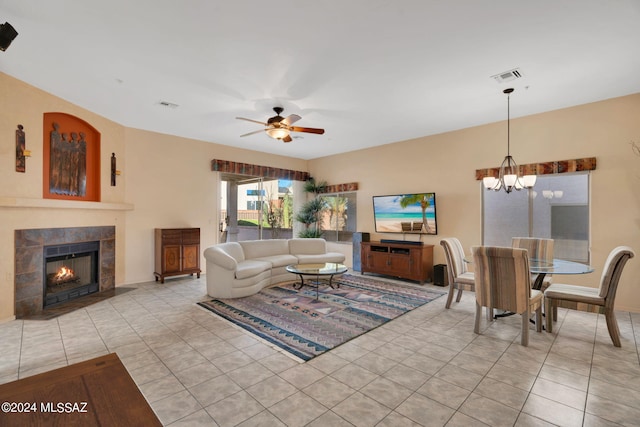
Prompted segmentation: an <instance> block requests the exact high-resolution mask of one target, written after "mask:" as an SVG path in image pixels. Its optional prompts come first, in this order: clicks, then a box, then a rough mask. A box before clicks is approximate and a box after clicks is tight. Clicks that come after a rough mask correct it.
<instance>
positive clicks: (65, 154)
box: [42, 113, 100, 202]
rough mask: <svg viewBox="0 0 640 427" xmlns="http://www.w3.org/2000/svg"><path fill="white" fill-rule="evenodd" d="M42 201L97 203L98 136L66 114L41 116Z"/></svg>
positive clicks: (80, 121)
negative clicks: (60, 200) (59, 200)
mask: <svg viewBox="0 0 640 427" xmlns="http://www.w3.org/2000/svg"><path fill="white" fill-rule="evenodd" d="M43 129H44V135H43V147H42V148H43V150H42V152H43V159H44V161H43V174H42V177H43V180H42V181H43V198H45V199H63V200H79V201H92V202H99V201H100V132H98V131H97V130H96V129H95V128H94V127H93V126H91V125H90V124H89V123H87V122H85V121H84V120H82V119H80V118H78V117H75V116H72V115H71V114H66V113H44V123H43Z"/></svg>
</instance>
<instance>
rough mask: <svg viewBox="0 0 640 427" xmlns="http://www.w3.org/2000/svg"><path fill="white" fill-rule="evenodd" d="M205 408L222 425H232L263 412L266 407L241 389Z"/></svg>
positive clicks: (227, 426) (228, 426)
mask: <svg viewBox="0 0 640 427" xmlns="http://www.w3.org/2000/svg"><path fill="white" fill-rule="evenodd" d="M204 409H205V410H206V411H207V413H208V414H209V415H210V416H211V418H213V420H214V421H215V422H216V424H218V425H219V426H220V427H230V426H235V425H237V424H239V423H241V422H244V421H246V420H248V419H249V418H251V417H253V416H254V415H257V414H259V413H261V412H262V411H263V410H264V407H263V406H262V405H261V404H260V403H258V402H257V401H256V400H255V399H254V398H253V397H251V395H250V394H249V393H247V392H245V391H240V392H238V393H235V394H232V395H231V396H229V397H226V398H224V399H222V400H220V401H218V402H216V403H214V404H212V405H209V406H207V407H205V408H204Z"/></svg>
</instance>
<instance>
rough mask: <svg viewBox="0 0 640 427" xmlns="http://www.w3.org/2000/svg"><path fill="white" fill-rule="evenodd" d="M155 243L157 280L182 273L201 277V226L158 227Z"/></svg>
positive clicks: (161, 281) (162, 280)
mask: <svg viewBox="0 0 640 427" xmlns="http://www.w3.org/2000/svg"><path fill="white" fill-rule="evenodd" d="M155 244H156V248H155V264H156V265H155V269H156V271H155V272H154V273H153V274H155V276H156V282H157V281H158V279H160V283H164V278H165V277H167V276H178V275H181V274H190V275H192V276H193V274H194V273H195V274H197V275H198V278H200V229H199V228H156V230H155Z"/></svg>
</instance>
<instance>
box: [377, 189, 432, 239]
mask: <svg viewBox="0 0 640 427" xmlns="http://www.w3.org/2000/svg"><path fill="white" fill-rule="evenodd" d="M373 219H374V221H375V225H376V233H412V234H438V223H437V220H436V194H435V193H411V194H396V195H391V196H373Z"/></svg>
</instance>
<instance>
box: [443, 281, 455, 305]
mask: <svg viewBox="0 0 640 427" xmlns="http://www.w3.org/2000/svg"><path fill="white" fill-rule="evenodd" d="M454 292H455V288H454V287H453V283H449V295H447V304H446V305H445V308H450V307H451V301H453V293H454Z"/></svg>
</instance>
